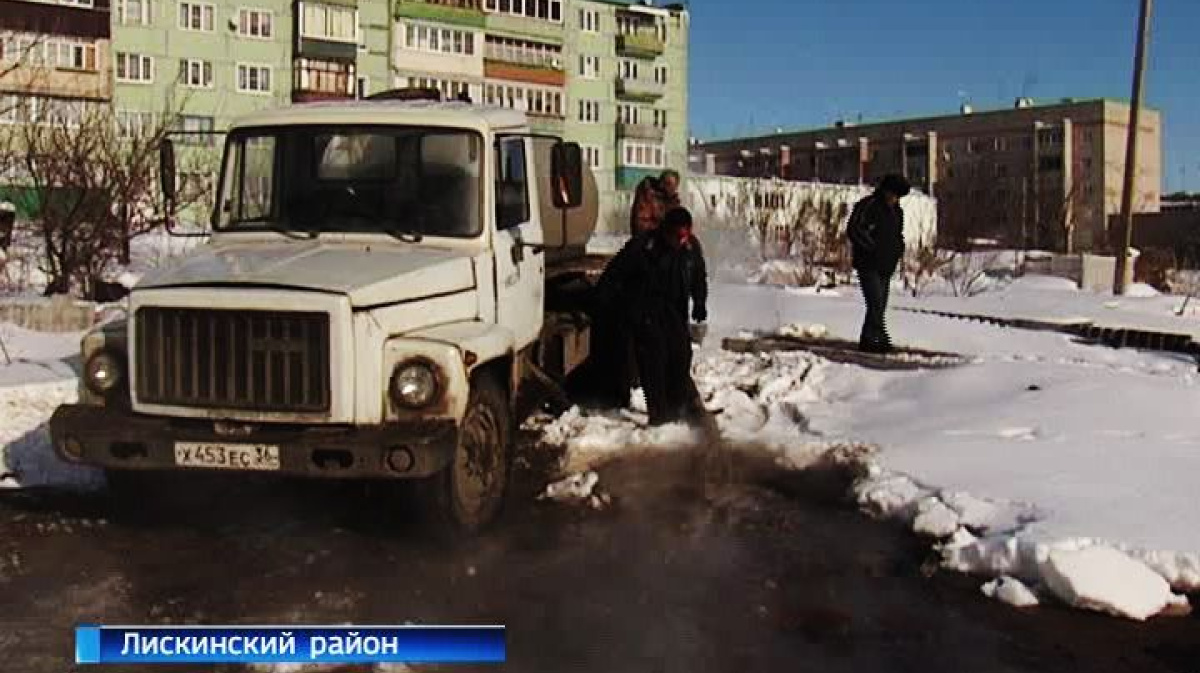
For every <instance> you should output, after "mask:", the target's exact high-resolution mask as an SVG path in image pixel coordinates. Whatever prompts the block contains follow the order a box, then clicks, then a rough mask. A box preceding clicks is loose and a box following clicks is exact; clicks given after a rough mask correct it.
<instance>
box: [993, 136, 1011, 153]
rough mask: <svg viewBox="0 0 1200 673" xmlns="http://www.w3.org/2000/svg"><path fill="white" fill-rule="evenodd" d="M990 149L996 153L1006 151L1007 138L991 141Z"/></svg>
mask: <svg viewBox="0 0 1200 673" xmlns="http://www.w3.org/2000/svg"><path fill="white" fill-rule="evenodd" d="M992 149H993V150H995V151H997V152H1007V151H1008V138H996V139H994V140H993V141H992Z"/></svg>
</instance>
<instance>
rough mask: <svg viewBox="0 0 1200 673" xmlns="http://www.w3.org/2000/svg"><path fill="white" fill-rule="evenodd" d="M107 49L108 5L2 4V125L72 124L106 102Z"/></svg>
mask: <svg viewBox="0 0 1200 673" xmlns="http://www.w3.org/2000/svg"><path fill="white" fill-rule="evenodd" d="M109 47H110V29H109V8H108V0H71V1H69V0H62V1H61V2H42V1H38V0H0V123H15V122H20V121H25V120H37V119H43V120H44V119H50V118H53V120H54V121H58V122H62V123H71V122H72V120H73V119H77V118H78V117H79V116H80V115H82V114H83V112H84V110H85V109H86V106H87V105H89V104H96V103H104V102H107V101H108V100H109V99H111V97H112V78H111V72H110V64H111V62H112V61H111V55H110V53H109ZM51 115H52V117H51Z"/></svg>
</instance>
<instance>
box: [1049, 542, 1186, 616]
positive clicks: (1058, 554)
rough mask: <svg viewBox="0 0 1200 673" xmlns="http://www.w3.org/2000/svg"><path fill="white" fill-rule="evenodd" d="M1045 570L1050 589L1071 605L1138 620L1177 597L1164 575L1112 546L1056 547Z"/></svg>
mask: <svg viewBox="0 0 1200 673" xmlns="http://www.w3.org/2000/svg"><path fill="white" fill-rule="evenodd" d="M1042 574H1043V576H1044V577H1045V580H1046V586H1047V587H1048V588H1049V589H1050V591H1051V592H1053V593H1054V595H1056V596H1058V597H1059V598H1061V599H1062V600H1064V601H1066V602H1067V603H1069V604H1071V605H1074V606H1076V607H1080V608H1085V609H1089V610H1096V611H1099V612H1106V613H1109V614H1112V615H1116V616H1118V617H1127V618H1129V619H1135V620H1137V621H1145V620H1146V619H1149V618H1150V617H1153V616H1154V615H1157V614H1158V613H1160V612H1162V611H1163V609H1165V608H1166V607H1167V606H1169V605H1172V604H1173V603H1174V601H1175V598H1174V595H1173V594H1172V593H1171V587H1170V585H1168V584H1167V581H1166V580H1165V579H1163V578H1162V576H1161V575H1159V574H1158V573H1155V572H1154V571H1153V570H1151V569H1150V568H1149V567H1148V566H1147V565H1146V564H1145V563H1142V562H1140V561H1136V560H1134V559H1133V558H1131V557H1130V556H1128V555H1127V554H1125V553H1123V552H1120V551H1117V550H1116V549H1113V548H1111V547H1105V546H1100V545H1097V546H1091V547H1086V548H1083V549H1077V550H1070V549H1056V550H1054V551H1052V552H1050V556H1049V558H1048V559H1047V560H1046V562H1045V563H1043V564H1042Z"/></svg>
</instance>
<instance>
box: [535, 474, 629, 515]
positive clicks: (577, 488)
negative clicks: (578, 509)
mask: <svg viewBox="0 0 1200 673" xmlns="http://www.w3.org/2000/svg"><path fill="white" fill-rule="evenodd" d="M599 484H600V475H598V474H596V473H595V472H584V473H581V474H573V475H571V476H569V477H567V478H566V479H563V480H561V481H556V482H554V483H553V484H550V485H549V486H547V487H546V490H545V491H544V492H543V493H542V495H541V496H540V497H539V499H541V500H554V501H555V502H564V503H585V504H587V505H588V506H589V507H591V508H592V509H604V508H605V507H607V506H608V505H610V504H612V500H611V499H610V498H609V496H608V495H607V494H605V493H597V492H596V486H598V485H599Z"/></svg>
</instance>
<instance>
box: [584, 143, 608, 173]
mask: <svg viewBox="0 0 1200 673" xmlns="http://www.w3.org/2000/svg"><path fill="white" fill-rule="evenodd" d="M580 149H582V150H583V160H584V161H586V162H587V165H588V166H591V167H592V169H593V170H599V169H600V168H601V167H603V165H604V159H603V154H602V153H601V148H600V146H599V145H584V146H583V147H581V148H580Z"/></svg>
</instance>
